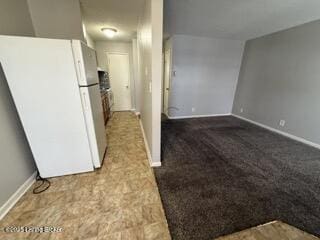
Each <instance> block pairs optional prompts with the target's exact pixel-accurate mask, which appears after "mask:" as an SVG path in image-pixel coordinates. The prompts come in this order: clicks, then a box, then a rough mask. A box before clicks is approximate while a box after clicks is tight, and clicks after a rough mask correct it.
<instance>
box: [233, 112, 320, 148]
mask: <svg viewBox="0 0 320 240" xmlns="http://www.w3.org/2000/svg"><path fill="white" fill-rule="evenodd" d="M232 116H234V117H236V118H239V119H241V120H244V121H247V122H249V123H252V124H254V125H257V126H259V127H262V128H265V129H267V130H269V131H272V132H275V133H278V134H280V135H282V136H285V137H288V138H291V139H293V140H296V141H298V142H302V143H304V144H307V145H309V146H312V147H315V148H318V149H320V144H317V143H314V142H311V141H309V140H306V139H304V138H301V137H297V136H295V135H292V134H290V133H287V132H283V131H281V130H278V129H275V128H273V127H269V126H267V125H264V124H262V123H258V122H255V121H253V120H250V119H247V118H245V117H241V116H239V115H236V114H232Z"/></svg>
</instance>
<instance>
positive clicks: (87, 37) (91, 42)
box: [82, 23, 96, 49]
mask: <svg viewBox="0 0 320 240" xmlns="http://www.w3.org/2000/svg"><path fill="white" fill-rule="evenodd" d="M82 29H83V35H84V39H85V41H86V43H87V45H88V46H89V47H91V48H93V49H96V43H95V42H94V40H93V39H92V38H91V36H90V35H89V34H88V32H87V28H86V25H85V24H84V23H82Z"/></svg>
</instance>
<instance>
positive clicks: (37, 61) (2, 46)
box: [0, 36, 94, 177]
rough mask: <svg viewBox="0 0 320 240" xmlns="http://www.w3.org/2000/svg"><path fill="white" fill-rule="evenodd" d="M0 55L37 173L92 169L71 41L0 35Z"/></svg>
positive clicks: (72, 171)
mask: <svg viewBox="0 0 320 240" xmlns="http://www.w3.org/2000/svg"><path fill="white" fill-rule="evenodd" d="M0 52H1V54H0V62H1V64H2V68H3V72H2V71H1V70H0V74H1V75H4V76H5V78H6V80H7V82H8V85H9V88H10V91H11V94H12V97H13V100H14V103H15V106H16V108H17V111H18V114H19V117H20V120H21V123H22V125H23V128H24V132H25V134H26V136H27V139H28V142H29V145H30V148H31V151H32V153H33V157H34V160H35V162H36V164H37V167H38V169H39V172H40V175H41V176H42V177H55V176H62V175H67V174H75V173H81V172H88V171H93V170H94V168H93V164H92V157H91V149H90V145H89V141H88V136H87V131H86V122H85V119H84V117H83V109H82V102H81V98H80V94H79V86H78V83H77V75H76V72H75V69H74V58H73V54H72V49H71V47H70V41H69V40H57V39H42V38H31V37H11V36H0ZM0 69H1V67H0ZM1 72H2V73H1ZM1 87H2V86H1Z"/></svg>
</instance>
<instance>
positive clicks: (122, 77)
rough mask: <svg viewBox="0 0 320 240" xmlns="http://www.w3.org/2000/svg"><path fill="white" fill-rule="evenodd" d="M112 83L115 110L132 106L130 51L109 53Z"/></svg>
mask: <svg viewBox="0 0 320 240" xmlns="http://www.w3.org/2000/svg"><path fill="white" fill-rule="evenodd" d="M107 59H108V69H109V78H110V84H111V88H112V91H113V95H114V105H113V111H129V110H131V108H132V103H131V90H130V65H129V54H128V53H109V52H108V53H107Z"/></svg>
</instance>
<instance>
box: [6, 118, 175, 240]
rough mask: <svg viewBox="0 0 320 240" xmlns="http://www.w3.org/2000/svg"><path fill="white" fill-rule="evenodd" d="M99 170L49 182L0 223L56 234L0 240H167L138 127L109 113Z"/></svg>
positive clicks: (133, 121) (13, 235)
mask: <svg viewBox="0 0 320 240" xmlns="http://www.w3.org/2000/svg"><path fill="white" fill-rule="evenodd" d="M107 132H108V134H107V135H108V142H109V144H108V154H107V157H106V159H105V162H104V164H103V167H102V168H101V169H100V170H98V171H96V172H93V173H85V174H78V175H71V176H65V177H58V178H53V179H51V182H52V183H51V187H50V188H49V189H48V190H47V191H46V192H44V193H42V194H39V195H34V194H32V192H31V191H32V189H33V188H31V189H30V191H29V192H27V193H26V194H25V195H24V196H23V197H22V198H21V199H20V200H19V202H18V203H17V204H16V205H15V206H14V208H13V209H12V210H11V211H10V212H9V213H8V214H7V216H6V217H5V218H4V219H3V220H2V221H1V223H0V228H1V227H5V226H55V227H62V228H63V231H62V232H61V233H42V234H39V233H28V234H27V233H4V232H3V231H0V239H6V240H11V239H12V240H13V239H14V240H18V239H28V240H32V239H48V240H58V239H68V240H72V239H79V240H80V239H81V240H82V239H84V240H105V239H110V240H111V239H112V240H113V239H117V240H118V239H121V240H124V239H130V240H135V239H139V240H140V239H143V240H149V239H150V240H151V239H159V240H167V239H170V235H169V231H168V227H167V222H166V218H165V215H164V211H163V208H162V204H161V200H160V196H159V192H158V188H157V185H156V182H155V178H154V174H153V170H152V169H151V168H150V167H149V162H148V159H147V156H146V152H145V146H144V142H143V137H142V134H141V130H140V126H139V122H138V120H137V118H136V116H135V115H134V114H132V113H126V112H124V113H115V114H114V116H113V118H112V119H111V121H110V122H109V123H108V127H107Z"/></svg>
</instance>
